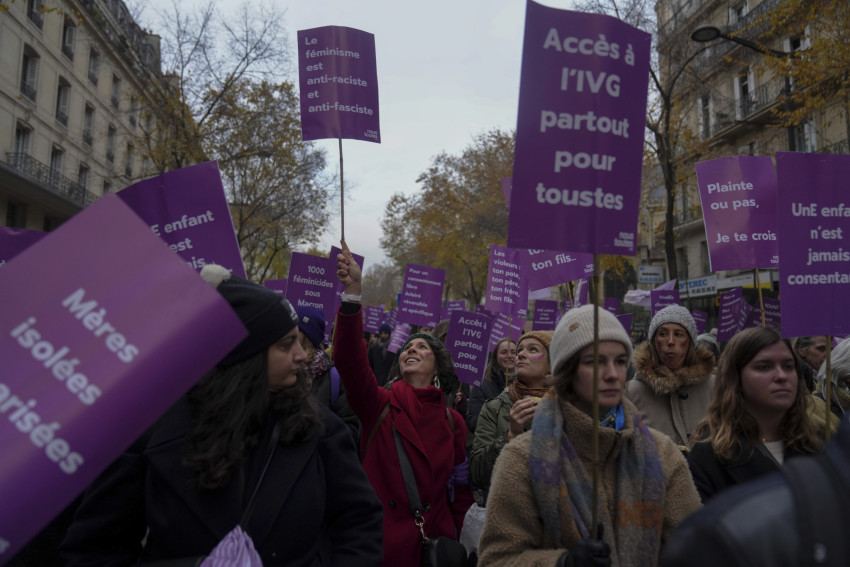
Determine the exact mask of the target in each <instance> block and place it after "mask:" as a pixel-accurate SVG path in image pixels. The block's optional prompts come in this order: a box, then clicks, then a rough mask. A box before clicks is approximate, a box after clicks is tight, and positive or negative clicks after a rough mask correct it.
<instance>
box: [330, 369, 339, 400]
mask: <svg viewBox="0 0 850 567" xmlns="http://www.w3.org/2000/svg"><path fill="white" fill-rule="evenodd" d="M337 398H339V371H338V370H337V369H336V366H331V406H332V407H333V405H334V404H336V400H337Z"/></svg>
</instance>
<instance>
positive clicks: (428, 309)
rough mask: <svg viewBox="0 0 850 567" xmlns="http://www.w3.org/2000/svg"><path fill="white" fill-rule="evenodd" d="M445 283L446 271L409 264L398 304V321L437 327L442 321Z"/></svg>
mask: <svg viewBox="0 0 850 567" xmlns="http://www.w3.org/2000/svg"><path fill="white" fill-rule="evenodd" d="M445 281H446V272H445V271H444V270H441V269H439V268H431V267H428V266H417V265H416V264H408V265H407V270H406V271H405V274H404V285H403V286H402V290H401V299H400V300H399V303H398V320H399V321H401V322H403V323H410V324H411V325H420V326H423V327H435V326H436V325H437V323H438V322H439V320H440V303H441V301H442V296H443V283H444V282H445Z"/></svg>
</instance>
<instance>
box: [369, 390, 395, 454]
mask: <svg viewBox="0 0 850 567" xmlns="http://www.w3.org/2000/svg"><path fill="white" fill-rule="evenodd" d="M388 413H390V404H389V403H387V405H385V406H384V409H382V410H381V414H380V415H379V416H378V421H376V422H375V426H374V427H372V431H370V432H369V437H367V438H366V447H365V448H364V449H363V457H365V456H366V453H367V452H368V451H369V445H371V444H372V438H373V437H375V434H376V433H377V432H378V429H380V427H381V423H383V422H384V419H386V417H387V414H388Z"/></svg>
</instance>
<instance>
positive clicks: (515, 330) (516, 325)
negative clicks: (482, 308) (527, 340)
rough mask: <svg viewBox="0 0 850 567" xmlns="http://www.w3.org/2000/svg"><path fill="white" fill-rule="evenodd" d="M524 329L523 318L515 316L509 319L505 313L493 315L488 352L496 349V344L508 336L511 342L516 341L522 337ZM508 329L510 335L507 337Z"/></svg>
mask: <svg viewBox="0 0 850 567" xmlns="http://www.w3.org/2000/svg"><path fill="white" fill-rule="evenodd" d="M509 325H510V327H509ZM524 327H525V319H524V318H520V317H515V316H510V317H509V316H508V315H507V314H506V313H494V314H493V334H492V335H491V336H490V347H489V348H490V350H491V351H492V350H493V349H494V348H496V343H498V342H499V341H500V340H502V339H504V338H505V337H508V336H510V337H511V338H512V339H513V340H515V341H518V340H519V338H520V337H521V336H522V332H523V328H524ZM509 328H510V335H508V329H509Z"/></svg>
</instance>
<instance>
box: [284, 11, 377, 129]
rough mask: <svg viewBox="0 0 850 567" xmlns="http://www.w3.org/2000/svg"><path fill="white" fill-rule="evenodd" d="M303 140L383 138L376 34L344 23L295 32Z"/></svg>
mask: <svg viewBox="0 0 850 567" xmlns="http://www.w3.org/2000/svg"><path fill="white" fill-rule="evenodd" d="M298 84H299V86H300V87H301V137H302V139H303V140H319V139H321V138H349V139H353V140H363V141H366V142H377V143H380V142H381V123H380V120H379V117H378V67H377V63H376V60H375V36H374V35H372V34H371V33H368V32H364V31H361V30H357V29H354V28H346V27H342V26H325V27H321V28H313V29H309V30H301V31H299V32H298Z"/></svg>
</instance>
